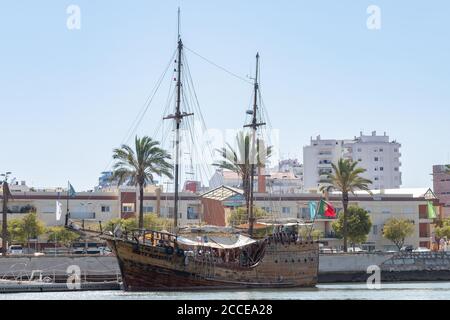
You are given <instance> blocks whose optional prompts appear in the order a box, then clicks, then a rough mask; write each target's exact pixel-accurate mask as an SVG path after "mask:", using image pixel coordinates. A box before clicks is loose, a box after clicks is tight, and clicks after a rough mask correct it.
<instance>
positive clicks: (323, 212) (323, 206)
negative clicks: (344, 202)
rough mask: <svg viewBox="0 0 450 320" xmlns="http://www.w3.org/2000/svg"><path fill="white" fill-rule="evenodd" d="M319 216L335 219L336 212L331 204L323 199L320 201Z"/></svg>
mask: <svg viewBox="0 0 450 320" xmlns="http://www.w3.org/2000/svg"><path fill="white" fill-rule="evenodd" d="M318 215H319V216H321V217H326V218H335V217H336V211H335V210H334V208H333V206H332V205H331V203H328V202H326V201H325V200H323V199H322V200H320V205H319V212H318Z"/></svg>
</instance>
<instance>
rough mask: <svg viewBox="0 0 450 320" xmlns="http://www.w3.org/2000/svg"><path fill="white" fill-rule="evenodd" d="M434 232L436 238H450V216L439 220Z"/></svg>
mask: <svg viewBox="0 0 450 320" xmlns="http://www.w3.org/2000/svg"><path fill="white" fill-rule="evenodd" d="M434 234H435V235H436V238H437V239H438V240H441V239H443V238H447V239H450V218H446V219H443V220H438V221H437V222H436V226H435V228H434ZM438 245H439V241H438Z"/></svg>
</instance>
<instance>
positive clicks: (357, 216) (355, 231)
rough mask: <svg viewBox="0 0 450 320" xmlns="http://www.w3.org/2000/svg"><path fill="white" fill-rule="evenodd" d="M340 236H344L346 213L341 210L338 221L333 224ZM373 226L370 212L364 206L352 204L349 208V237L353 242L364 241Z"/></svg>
mask: <svg viewBox="0 0 450 320" xmlns="http://www.w3.org/2000/svg"><path fill="white" fill-rule="evenodd" d="M332 227H333V230H334V231H335V232H336V235H337V236H338V238H343V236H344V213H343V212H340V213H339V216H338V218H337V220H336V221H334V222H333V224H332ZM371 228H372V221H371V220H370V215H369V213H368V212H367V211H366V210H364V209H363V208H360V207H357V206H350V207H348V209H347V238H348V239H349V240H350V242H351V243H353V246H354V245H355V244H357V243H363V242H365V241H366V240H367V235H368V234H369V232H370V229H371Z"/></svg>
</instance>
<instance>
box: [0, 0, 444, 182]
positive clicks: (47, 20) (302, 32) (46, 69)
mask: <svg viewBox="0 0 450 320" xmlns="http://www.w3.org/2000/svg"><path fill="white" fill-rule="evenodd" d="M71 4H75V5H78V6H79V7H80V9H81V29H80V30H68V29H67V27H66V20H67V17H68V15H67V13H66V8H67V7H68V6H69V5H71ZM178 5H181V8H182V34H183V41H184V43H185V45H186V46H187V47H188V48H190V49H192V50H194V51H196V52H198V53H200V54H201V55H203V56H205V57H207V58H208V59H210V60H212V61H214V62H215V63H217V64H219V65H221V66H224V67H226V68H227V69H228V70H231V71H232V72H234V73H236V74H238V75H240V76H242V77H245V76H246V75H247V74H249V73H250V72H253V71H254V55H255V52H256V51H259V52H260V54H261V81H262V84H261V88H262V93H263V97H264V101H265V105H266V107H267V110H268V112H269V115H270V119H271V123H272V126H273V127H274V128H277V129H280V142H281V145H280V148H281V154H282V155H283V156H285V157H287V156H289V157H301V148H302V146H303V145H305V144H307V143H308V142H309V139H310V137H311V136H316V135H318V134H321V136H322V137H323V138H352V137H353V136H355V135H358V134H359V132H360V131H364V132H365V133H367V134H368V133H370V132H371V131H372V130H377V131H378V132H380V133H382V132H384V131H386V132H387V133H388V134H389V135H390V137H391V139H396V140H398V141H399V142H401V143H402V150H401V152H402V159H401V161H402V164H403V166H402V172H403V182H404V186H406V187H425V186H431V184H432V181H431V176H430V175H429V174H430V172H431V167H432V165H433V164H441V163H447V162H450V143H449V136H450V135H449V133H450V132H449V131H450V129H449V128H448V121H449V119H450V108H449V107H450V90H449V88H450V63H449V57H450V43H449V41H448V37H449V35H450V24H449V23H448V16H449V14H450V3H449V2H448V1H444V0H442V1H437V0H434V1H429V2H424V1H411V0H409V1H401V0H397V1H381V0H371V1H363V0H353V1H350V0H342V1H333V0H327V1H325V0H322V1H276V2H275V1H241V0H230V1H210V0H209V1H206V0H197V1H148V0H145V1H138V0H134V1H133V2H125V1H106V0H89V1H87V0H86V1H85V0H72V1H61V0H60V1H51V0H45V1H43V0H41V1H31V0H30V1H23V0H22V1H21V0H19V1H8V0H2V1H1V2H0V39H1V42H0V43H1V44H0V52H1V53H0V88H1V89H0V110H1V114H0V119H1V127H2V132H3V135H2V148H1V152H0V171H6V170H9V171H13V174H14V176H15V177H17V178H18V179H19V180H27V182H28V183H29V184H31V185H34V186H38V187H42V186H47V187H51V186H64V185H65V184H66V181H67V180H68V179H69V180H70V181H71V182H72V184H73V185H74V186H75V188H76V189H79V190H82V189H89V188H92V187H93V186H94V185H95V184H96V182H97V178H98V175H99V173H100V172H101V171H103V170H105V169H108V168H109V166H110V164H111V150H112V149H113V148H114V147H117V146H118V145H120V143H122V141H123V140H124V137H125V136H126V133H127V130H128V128H129V127H130V125H131V123H132V122H133V120H134V118H135V117H136V115H137V113H138V112H139V110H141V107H142V105H143V104H144V102H145V100H146V98H147V96H148V95H149V94H150V93H151V91H152V88H153V87H154V84H155V82H156V81H157V79H158V77H159V76H160V74H161V73H162V71H163V70H164V68H165V65H166V64H167V62H168V61H169V59H170V56H171V54H172V53H173V51H174V49H175V46H176V10H177V7H178ZM369 5H377V6H379V8H380V9H381V29H380V30H369V29H368V28H367V27H366V20H367V18H368V14H367V13H366V9H367V7H368V6H369ZM186 55H187V58H188V60H189V66H190V69H191V73H192V76H193V78H194V81H195V86H196V92H197V95H198V97H199V100H200V105H201V107H202V112H203V115H204V117H205V120H206V123H207V125H208V127H210V128H217V129H228V128H239V127H241V126H242V124H243V121H244V117H245V114H244V110H245V109H247V107H248V105H249V99H250V95H251V86H249V85H248V84H246V83H245V82H243V81H240V80H238V79H236V78H234V77H231V76H230V75H228V74H226V73H224V72H222V71H220V70H218V69H217V68H215V67H213V66H211V65H209V64H207V63H205V62H204V61H203V60H201V59H199V58H198V57H197V56H195V55H192V54H189V52H187V53H186ZM166 95H167V91H164V90H163V94H161V95H160V96H161V97H158V98H156V99H155V101H154V102H155V103H154V104H152V105H151V107H150V110H149V111H148V113H147V114H146V115H145V117H144V119H143V121H142V123H141V125H140V126H139V128H138V130H137V133H138V134H148V135H151V134H152V133H154V132H155V126H157V124H158V122H159V119H160V117H161V116H162V110H163V104H164V101H165V96H166Z"/></svg>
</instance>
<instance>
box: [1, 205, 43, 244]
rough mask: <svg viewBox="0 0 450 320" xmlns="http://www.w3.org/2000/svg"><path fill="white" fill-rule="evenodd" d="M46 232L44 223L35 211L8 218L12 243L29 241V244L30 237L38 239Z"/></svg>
mask: <svg viewBox="0 0 450 320" xmlns="http://www.w3.org/2000/svg"><path fill="white" fill-rule="evenodd" d="M44 233H45V226H44V223H43V222H42V221H41V220H39V219H38V218H37V215H36V213H35V212H32V213H29V214H27V215H25V217H23V218H15V219H9V220H8V234H9V237H10V241H11V243H14V242H16V243H17V242H19V243H27V245H28V246H29V239H36V238H38V237H39V236H40V235H42V234H44Z"/></svg>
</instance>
